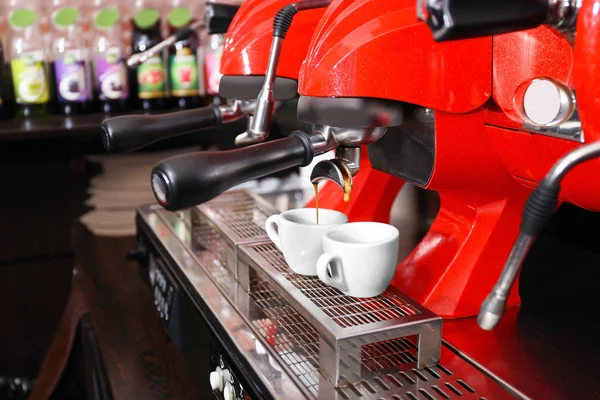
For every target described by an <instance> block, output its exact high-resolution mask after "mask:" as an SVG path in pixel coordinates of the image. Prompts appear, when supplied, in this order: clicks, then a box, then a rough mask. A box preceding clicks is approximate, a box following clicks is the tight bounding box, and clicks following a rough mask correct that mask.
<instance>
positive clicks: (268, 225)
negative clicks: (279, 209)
mask: <svg viewBox="0 0 600 400" xmlns="http://www.w3.org/2000/svg"><path fill="white" fill-rule="evenodd" d="M278 220H279V214H275V215H271V216H270V217H269V218H267V222H265V231H267V235H268V236H269V239H271V241H272V242H273V243H275V246H277V248H278V249H279V250H281V241H280V240H279V233H278V232H277V229H275V228H276V227H277V221H278ZM281 251H283V250H281Z"/></svg>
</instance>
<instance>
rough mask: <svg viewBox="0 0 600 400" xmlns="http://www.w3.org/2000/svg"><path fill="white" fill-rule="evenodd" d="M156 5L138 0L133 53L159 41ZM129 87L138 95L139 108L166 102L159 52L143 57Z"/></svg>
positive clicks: (153, 108) (148, 108) (153, 107)
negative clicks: (146, 57)
mask: <svg viewBox="0 0 600 400" xmlns="http://www.w3.org/2000/svg"><path fill="white" fill-rule="evenodd" d="M160 27H161V21H160V13H159V7H158V6H157V5H156V1H154V2H153V1H150V0H138V2H137V3H136V12H135V15H134V17H133V37H132V49H133V53H141V52H143V51H145V50H148V49H150V48H151V47H152V46H154V45H156V44H158V43H159V42H160V41H162V35H161V30H160ZM134 78H135V80H131V83H132V89H133V86H134V83H135V90H136V93H137V98H138V108H141V109H142V110H145V111H158V110H161V109H163V108H164V107H165V106H166V96H167V82H166V78H167V75H166V71H165V63H164V59H163V55H162V54H156V55H154V56H153V57H151V58H150V59H148V60H146V62H144V63H143V64H142V65H140V66H139V67H137V69H136V71H135V76H134Z"/></svg>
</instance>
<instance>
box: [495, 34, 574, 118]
mask: <svg viewBox="0 0 600 400" xmlns="http://www.w3.org/2000/svg"><path fill="white" fill-rule="evenodd" d="M493 40H494V52H493V57H494V63H493V70H492V72H493V84H492V88H493V94H492V97H493V99H494V101H495V102H496V104H497V105H498V106H499V107H500V109H501V111H502V112H503V113H505V114H506V115H507V116H508V117H510V118H512V119H513V120H514V121H515V122H514V125H512V124H511V125H512V127H515V128H517V129H521V128H522V126H523V123H522V121H523V120H522V118H521V115H520V114H519V112H518V111H517V107H516V102H515V92H516V91H517V88H518V87H519V86H520V85H522V84H523V83H526V82H528V81H530V80H532V79H534V78H543V77H546V78H553V79H555V80H557V81H559V82H562V83H564V84H566V85H567V86H572V82H571V72H572V68H573V50H572V47H571V45H570V44H569V42H568V41H567V40H566V39H565V38H564V37H563V36H561V35H560V34H559V33H557V32H555V31H554V30H552V29H551V28H549V27H546V26H542V27H539V28H537V29H531V30H527V31H521V32H515V33H508V34H505V35H498V36H495V37H494V39H493ZM509 124H510V123H509ZM508 126H510V125H508Z"/></svg>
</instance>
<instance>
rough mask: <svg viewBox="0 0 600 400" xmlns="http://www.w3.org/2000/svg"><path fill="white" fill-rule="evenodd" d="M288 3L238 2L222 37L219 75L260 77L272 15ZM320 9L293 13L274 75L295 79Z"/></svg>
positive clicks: (264, 66)
mask: <svg viewBox="0 0 600 400" xmlns="http://www.w3.org/2000/svg"><path fill="white" fill-rule="evenodd" d="M291 3H293V2H292V1H289V0H267V1H265V0H247V1H245V2H244V3H243V4H242V6H241V7H240V9H239V10H238V12H237V13H236V15H235V17H234V19H233V21H232V23H231V25H230V26H229V29H228V31H227V36H226V38H225V45H224V47H223V58H222V60H221V73H222V74H223V75H231V76H235V75H259V76H264V74H265V71H266V70H267V64H268V61H269V57H268V56H269V49H270V47H271V42H272V40H273V17H275V15H276V14H277V12H278V11H279V10H280V9H282V8H283V7H285V6H286V5H288V4H291ZM324 12H325V9H324V8H317V9H314V10H306V11H302V12H300V13H298V15H296V16H295V18H294V22H293V24H292V25H291V27H290V30H289V32H288V34H287V35H286V40H285V45H284V47H283V49H282V54H281V57H280V59H279V65H278V67H277V77H278V78H289V79H294V80H297V79H298V72H299V71H300V66H301V64H302V61H304V59H305V58H306V53H307V51H308V45H309V43H310V38H311V34H312V32H314V30H315V27H316V26H317V23H318V21H319V19H320V18H321V17H322V16H323V13H324Z"/></svg>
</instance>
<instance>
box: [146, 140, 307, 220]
mask: <svg viewBox="0 0 600 400" xmlns="http://www.w3.org/2000/svg"><path fill="white" fill-rule="evenodd" d="M313 156H314V152H313V147H312V144H311V141H310V138H309V136H308V135H307V134H306V133H304V132H300V131H296V132H294V133H292V134H291V135H290V136H288V137H287V138H284V139H278V140H273V141H271V142H266V143H261V144H256V145H253V146H248V147H245V148H241V149H236V150H229V151H201V152H195V153H186V154H183V155H179V156H175V157H170V158H167V159H165V160H162V161H160V162H159V163H158V164H156V166H155V167H154V169H153V170H152V190H153V191H154V195H155V197H156V199H157V200H158V203H159V204H160V205H162V206H163V207H164V208H166V209H167V210H171V211H178V210H183V209H186V208H190V207H193V206H196V205H198V204H202V203H204V202H206V201H209V200H211V199H213V198H215V197H217V196H218V195H220V194H221V193H223V192H225V191H226V190H228V189H231V188H232V187H234V186H237V185H239V184H242V183H244V182H248V181H250V180H253V179H258V178H262V177H264V176H266V175H270V174H273V173H276V172H279V171H283V170H285V169H288V168H292V167H298V166H301V167H303V166H307V165H309V164H310V163H311V162H312V159H313Z"/></svg>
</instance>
